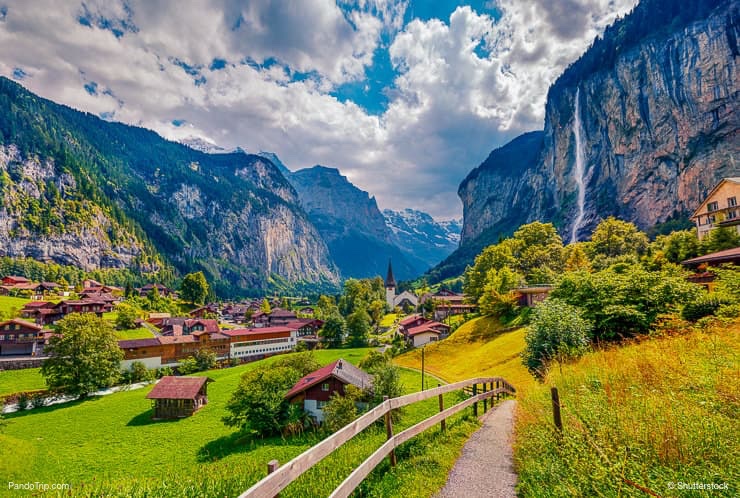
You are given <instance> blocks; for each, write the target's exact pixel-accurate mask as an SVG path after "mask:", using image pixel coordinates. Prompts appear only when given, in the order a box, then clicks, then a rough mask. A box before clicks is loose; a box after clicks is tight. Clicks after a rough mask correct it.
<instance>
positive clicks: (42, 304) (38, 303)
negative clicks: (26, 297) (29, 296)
mask: <svg viewBox="0 0 740 498" xmlns="http://www.w3.org/2000/svg"><path fill="white" fill-rule="evenodd" d="M50 306H54V303H49V302H46V301H31V302H30V303H26V304H25V305H24V306H23V309H27V310H29V309H34V308H46V307H50Z"/></svg>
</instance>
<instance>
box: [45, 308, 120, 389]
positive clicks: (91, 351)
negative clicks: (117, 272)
mask: <svg viewBox="0 0 740 498" xmlns="http://www.w3.org/2000/svg"><path fill="white" fill-rule="evenodd" d="M45 352H46V353H48V354H49V358H48V359H47V360H46V361H44V363H43V365H42V366H41V375H43V376H44V378H45V380H46V384H47V386H49V389H50V390H51V391H54V392H60V393H63V394H71V395H74V396H79V397H80V398H82V397H84V396H86V395H87V394H89V393H91V392H94V391H97V390H98V389H102V388H105V387H110V386H112V385H114V384H115V383H116V382H117V381H118V380H119V378H120V376H121V370H120V369H121V360H122V359H123V351H121V349H120V348H119V347H118V341H117V340H116V336H115V333H114V331H113V327H112V326H111V324H110V322H108V321H107V320H104V319H102V318H99V317H97V316H95V315H94V314H92V313H85V314H80V313H73V314H71V315H68V316H66V317H65V318H63V319H62V320H59V322H57V330H56V334H55V335H53V336H52V337H51V339H49V344H48V346H47V347H46V348H45Z"/></svg>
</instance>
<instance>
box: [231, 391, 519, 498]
mask: <svg viewBox="0 0 740 498" xmlns="http://www.w3.org/2000/svg"><path fill="white" fill-rule="evenodd" d="M460 389H462V390H464V392H465V393H466V394H468V396H469V397H468V398H467V399H465V400H464V401H462V402H460V403H458V404H456V405H454V406H451V407H449V408H447V409H445V408H444V401H443V398H442V395H443V394H445V393H449V392H453V391H457V390H460ZM514 394H516V390H515V389H514V387H513V386H512V385H511V384H509V383H508V382H507V381H506V380H505V379H503V378H501V377H478V378H475V379H468V380H463V381H460V382H455V383H454V384H447V385H445V386H439V387H437V388H435V389H429V390H426V391H421V392H417V393H412V394H407V395H405V396H400V397H398V398H391V399H387V400H385V401H383V402H382V403H381V404H379V405H378V406H376V407H375V408H373V409H372V410H370V411H369V412H367V413H365V414H364V415H362V416H361V417H359V418H358V419H356V420H355V421H353V422H351V423H350V424H348V425H346V426H344V427H343V428H342V429H340V430H338V431H337V432H335V433H334V434H332V435H331V436H329V437H328V438H326V439H324V440H323V441H321V442H320V443H318V444H317V445H315V446H313V447H311V448H309V449H308V450H306V451H305V452H303V453H301V454H300V455H298V456H297V457H295V458H294V459H293V460H291V461H289V462H288V463H286V464H285V465H283V466H280V467H278V466H277V464H276V462H274V461H273V462H271V464H272V466H271V468H270V472H271V473H270V474H269V475H268V476H267V477H265V478H264V479H262V480H261V481H259V482H258V483H256V484H255V485H254V486H252V487H251V488H249V489H248V490H247V491H245V492H244V493H242V494H241V495H240V498H246V497H250V498H273V497H275V496H277V494H278V493H280V491H282V490H283V489H285V488H286V487H287V486H288V485H289V484H290V483H291V482H293V481H294V480H296V479H297V478H298V477H300V476H301V475H302V474H303V473H304V472H306V471H307V470H308V469H310V468H311V467H313V466H314V465H316V464H318V463H319V462H320V461H321V460H323V459H324V458H326V457H327V456H329V455H330V454H331V453H332V452H334V450H336V449H337V448H339V447H340V446H342V445H343V444H344V443H346V442H347V441H349V440H350V439H352V438H353V437H354V436H356V435H357V434H359V433H360V432H362V431H363V430H364V429H366V428H367V427H369V426H370V425H371V424H373V423H375V422H376V421H377V420H380V418H381V417H384V418H385V423H386V429H387V435H388V440H387V441H386V442H385V443H384V444H383V445H382V446H381V447H380V448H378V449H377V450H375V452H374V453H373V454H372V455H370V456H369V457H368V458H367V459H366V460H365V461H364V462H362V464H360V466H359V467H357V468H356V469H355V470H354V471H353V472H352V473H351V474H350V475H349V477H347V478H346V479H345V480H344V482H342V484H340V485H339V487H338V488H337V489H336V490H334V492H333V493H332V494H331V498H340V497H347V496H349V495H350V494H351V493H352V491H354V489H355V488H356V487H357V486H359V484H360V483H361V482H362V481H363V479H365V477H367V476H368V474H370V472H372V470H373V469H374V468H375V467H377V466H378V464H379V463H380V462H381V461H383V458H385V457H386V456H390V459H391V464H392V465H395V462H396V455H395V449H396V447H398V446H399V445H401V444H403V443H404V442H406V441H408V440H409V439H411V438H412V437H414V436H416V435H418V434H420V433H422V432H424V431H425V430H427V429H429V428H430V427H433V426H434V425H436V424H440V427H441V428H442V430H445V421H446V419H447V418H448V417H450V416H452V415H454V414H456V413H458V412H460V411H462V410H463V409H465V408H467V407H469V406H471V405H472V406H473V413H474V415H476V416H477V415H478V403H479V402H483V410H484V411H485V410H486V409H487V407H488V401H489V399H490V400H491V406H493V398H495V399H499V398H500V397H501V396H506V395H514ZM435 396H436V397H438V398H439V410H440V411H439V413H437V414H435V415H433V416H431V417H429V418H427V419H425V420H422V421H421V422H419V423H417V424H416V425H413V426H411V427H409V428H408V429H406V430H405V431H403V432H399V433H398V434H395V435H394V434H393V425H392V417H391V413H392V410H395V409H397V408H401V407H403V406H407V405H410V404H413V403H418V402H419V401H424V400H427V399H431V398H434V397H435Z"/></svg>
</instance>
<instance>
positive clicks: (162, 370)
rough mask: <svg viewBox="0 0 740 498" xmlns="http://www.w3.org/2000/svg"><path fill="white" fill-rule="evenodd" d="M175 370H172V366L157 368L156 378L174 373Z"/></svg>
mask: <svg viewBox="0 0 740 498" xmlns="http://www.w3.org/2000/svg"><path fill="white" fill-rule="evenodd" d="M174 374H175V372H174V371H173V370H172V367H169V366H165V367H162V368H160V369H159V370H157V378H158V379H161V378H162V377H167V376H170V375H174Z"/></svg>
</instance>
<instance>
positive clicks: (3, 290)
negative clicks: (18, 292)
mask: <svg viewBox="0 0 740 498" xmlns="http://www.w3.org/2000/svg"><path fill="white" fill-rule="evenodd" d="M12 290H13V288H12V287H11V286H9V285H0V296H9V295H10V292H11V291H12Z"/></svg>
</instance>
